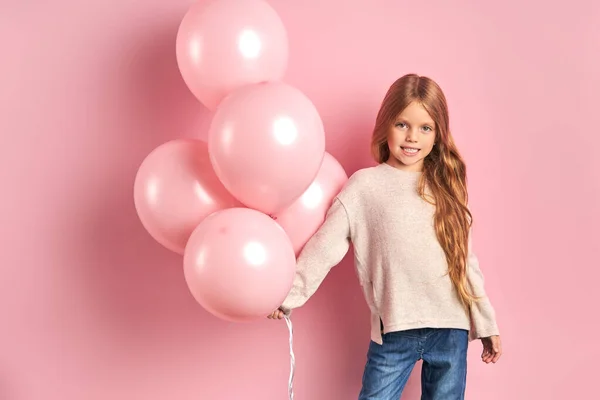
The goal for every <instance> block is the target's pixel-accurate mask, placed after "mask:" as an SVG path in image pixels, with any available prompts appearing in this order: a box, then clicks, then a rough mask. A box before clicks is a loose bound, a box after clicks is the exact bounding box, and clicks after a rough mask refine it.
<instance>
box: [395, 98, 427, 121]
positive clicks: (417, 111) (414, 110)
mask: <svg viewBox="0 0 600 400" xmlns="http://www.w3.org/2000/svg"><path fill="white" fill-rule="evenodd" d="M396 118H397V119H403V120H406V121H407V122H411V123H413V124H431V125H433V124H434V121H433V119H432V118H431V116H430V115H429V113H428V112H427V110H425V108H424V107H423V106H422V105H421V104H420V103H417V102H412V103H410V104H409V105H408V106H407V107H406V108H405V109H404V110H403V111H402V112H401V113H400V114H399V115H398V116H397V117H396Z"/></svg>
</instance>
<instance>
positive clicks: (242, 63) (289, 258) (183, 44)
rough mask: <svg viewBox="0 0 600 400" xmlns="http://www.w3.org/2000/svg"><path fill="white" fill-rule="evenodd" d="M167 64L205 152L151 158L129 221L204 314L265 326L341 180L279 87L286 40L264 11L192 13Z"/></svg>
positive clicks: (195, 8)
mask: <svg viewBox="0 0 600 400" xmlns="http://www.w3.org/2000/svg"><path fill="white" fill-rule="evenodd" d="M176 54H177V62H178V66H179V69H180V72H181V75H182V77H183V80H184V81H185V83H186V85H187V86H188V87H189V89H190V91H191V92H192V93H193V94H194V96H196V98H197V99H198V100H199V101H200V102H201V103H202V104H204V106H206V107H207V108H208V109H210V110H211V111H213V112H214V116H213V118H212V120H211V124H210V128H209V135H208V141H207V142H204V141H201V140H195V139H175V140H172V141H169V142H167V143H164V144H162V145H160V146H159V147H157V148H156V149H154V150H153V151H152V152H151V153H150V154H149V155H148V156H147V157H146V158H145V159H144V161H143V162H142V164H141V166H140V168H139V170H138V173H137V175H136V179H135V185H134V200H135V206H136V210H137V213H138V216H139V218H140V220H141V222H142V224H143V226H144V227H145V229H146V230H147V231H148V232H149V234H150V235H151V236H152V237H153V238H154V239H155V240H156V241H157V242H159V243H160V244H162V245H163V246H165V247H166V248H168V249H170V250H172V251H173V252H176V253H178V254H181V255H182V256H183V269H184V274H185V279H186V282H187V284H188V287H189V289H190V292H191V293H192V295H193V296H194V298H195V299H196V301H198V303H200V305H201V306H202V307H204V308H205V309H206V310H207V311H209V312H210V313H212V314H213V315H215V316H217V317H219V318H222V319H225V320H228V321H238V322H241V321H248V320H253V319H257V318H264V317H265V316H266V315H268V314H269V313H271V312H272V311H273V310H274V309H276V308H277V307H278V306H279V305H280V304H281V302H282V301H283V300H284V299H285V297H286V296H287V294H288V293H289V290H290V289H291V285H292V282H293V279H294V274H295V268H296V257H297V255H298V254H299V252H300V250H301V249H302V247H303V246H304V245H305V243H306V242H307V241H308V239H309V238H310V237H311V236H312V235H313V234H314V233H315V232H316V230H317V229H318V228H319V226H320V225H321V224H322V223H323V221H324V218H325V215H326V212H327V210H328V208H329V207H330V205H331V201H332V200H333V198H334V197H335V196H336V195H337V193H339V191H340V190H341V188H342V187H343V185H344V184H345V183H346V181H347V179H348V178H347V175H346V173H345V171H344V169H343V168H342V166H341V165H340V164H339V163H338V161H337V160H336V159H335V158H334V157H333V156H331V155H330V154H329V153H327V152H326V151H325V133H324V129H323V123H322V121H321V118H320V115H319V113H318V111H317V109H316V108H315V106H314V105H313V103H312V102H311V101H310V99H308V98H307V96H305V95H304V94H303V93H302V92H301V91H300V90H298V89H297V88H295V87H293V86H291V85H289V84H286V83H285V82H283V81H282V79H283V75H284V73H285V71H286V68H287V63H288V39H287V32H286V29H285V27H284V25H283V23H282V21H281V19H280V17H279V15H278V14H277V13H276V12H275V10H274V9H273V8H271V7H270V6H269V4H268V3H266V2H265V1H263V0H212V1H210V2H208V3H207V2H202V3H197V4H193V5H192V6H191V7H190V8H189V10H188V12H187V13H186V15H185V16H184V18H183V20H182V22H181V25H180V27H179V31H178V35H177V42H176Z"/></svg>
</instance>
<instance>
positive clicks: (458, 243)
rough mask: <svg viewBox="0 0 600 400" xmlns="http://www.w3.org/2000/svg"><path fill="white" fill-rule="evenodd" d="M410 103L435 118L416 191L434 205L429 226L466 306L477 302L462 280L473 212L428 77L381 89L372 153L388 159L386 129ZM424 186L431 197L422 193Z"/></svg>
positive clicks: (440, 102) (443, 106)
mask: <svg viewBox="0 0 600 400" xmlns="http://www.w3.org/2000/svg"><path fill="white" fill-rule="evenodd" d="M412 102H418V103H419V104H420V105H422V106H423V107H424V108H425V110H427V112H428V113H429V115H430V116H431V118H432V119H433V120H434V122H435V135H436V137H435V145H434V146H433V150H432V151H431V153H430V154H429V155H428V156H427V157H426V158H425V160H424V164H423V174H422V176H421V179H420V181H419V185H418V191H419V194H420V195H421V197H422V198H423V199H424V200H426V201H428V202H430V203H431V204H434V205H435V207H436V209H435V216H434V226H435V231H436V235H437V238H438V240H439V242H440V244H441V246H442V248H443V249H444V253H445V255H446V260H447V262H448V274H449V276H450V279H451V280H452V283H453V284H454V287H455V288H456V290H457V292H458V296H459V298H460V300H461V302H462V304H463V305H464V306H465V307H468V306H470V305H471V304H472V302H473V301H476V300H477V297H476V296H474V295H473V294H472V293H471V292H470V290H469V288H470V285H469V284H468V282H467V257H468V252H469V248H468V247H469V232H470V229H471V224H472V219H473V218H472V215H471V212H470V211H469V209H468V207H467V204H468V193H467V184H466V165H465V163H464V161H463V159H462V157H461V155H460V153H459V152H458V149H457V147H456V145H455V143H454V140H453V138H452V135H451V133H450V126H449V115H448V105H447V102H446V97H445V96H444V93H443V92H442V89H441V88H440V87H439V86H438V85H437V83H435V82H434V81H433V80H432V79H430V78H428V77H424V76H418V75H416V74H408V75H405V76H403V77H401V78H400V79H398V80H396V81H395V82H394V83H393V84H392V85H391V86H390V88H389V90H388V92H387V93H386V95H385V97H384V99H383V102H382V104H381V108H380V109H379V112H378V114H377V119H376V121H375V128H374V130H373V136H372V140H371V151H372V154H373V157H374V158H375V160H376V161H377V162H379V163H383V162H386V161H387V160H388V159H389V157H390V149H389V147H388V143H387V138H388V133H389V130H390V127H391V126H392V125H393V124H394V121H395V120H396V118H397V117H398V115H399V114H400V113H402V111H403V110H404V109H405V108H406V107H407V106H408V105H409V104H411V103H412ZM426 188H428V189H429V190H430V192H431V195H428V194H426V193H425V189H426Z"/></svg>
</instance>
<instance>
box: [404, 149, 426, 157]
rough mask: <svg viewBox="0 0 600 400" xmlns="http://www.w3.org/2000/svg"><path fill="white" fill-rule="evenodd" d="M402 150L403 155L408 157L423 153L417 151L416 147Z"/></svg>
mask: <svg viewBox="0 0 600 400" xmlns="http://www.w3.org/2000/svg"><path fill="white" fill-rule="evenodd" d="M400 148H401V149H402V153H404V155H405V156H408V157H412V156H415V155H417V154H418V153H419V151H421V149H417V148H416V147H406V146H401V147H400Z"/></svg>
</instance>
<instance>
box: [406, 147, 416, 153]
mask: <svg viewBox="0 0 600 400" xmlns="http://www.w3.org/2000/svg"><path fill="white" fill-rule="evenodd" d="M404 151H406V152H407V153H416V152H417V151H419V149H411V148H409V147H404Z"/></svg>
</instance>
